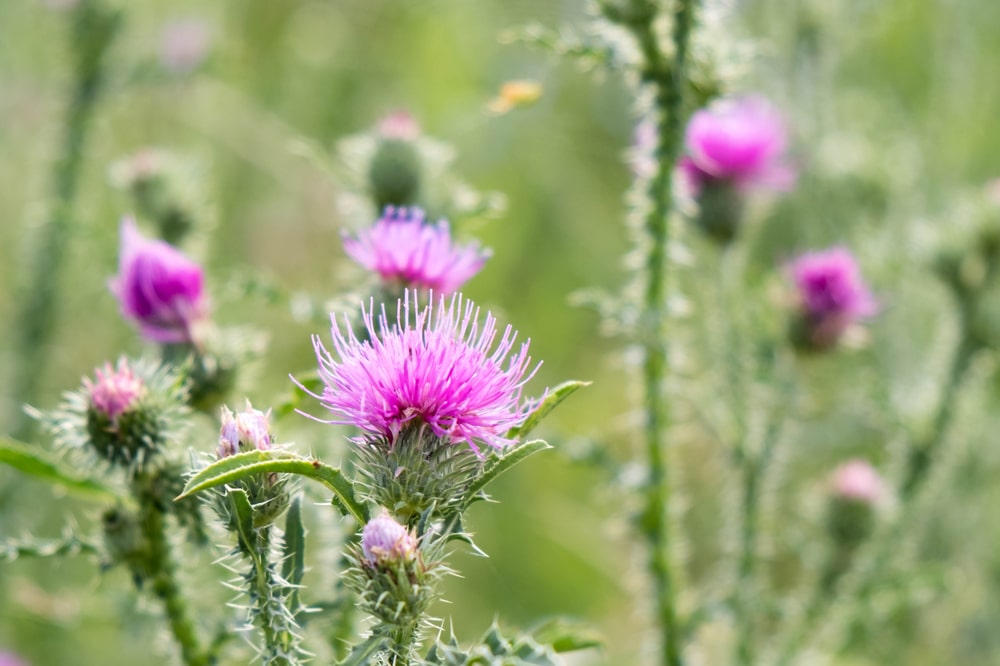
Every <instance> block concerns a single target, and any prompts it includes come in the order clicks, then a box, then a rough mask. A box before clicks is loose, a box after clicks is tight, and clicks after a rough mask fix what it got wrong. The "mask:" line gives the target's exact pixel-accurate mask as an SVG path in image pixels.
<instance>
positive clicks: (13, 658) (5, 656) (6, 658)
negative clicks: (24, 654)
mask: <svg viewBox="0 0 1000 666" xmlns="http://www.w3.org/2000/svg"><path fill="white" fill-rule="evenodd" d="M0 666H28V662H26V661H24V660H23V659H21V658H20V657H19V656H17V655H16V654H14V653H13V652H0Z"/></svg>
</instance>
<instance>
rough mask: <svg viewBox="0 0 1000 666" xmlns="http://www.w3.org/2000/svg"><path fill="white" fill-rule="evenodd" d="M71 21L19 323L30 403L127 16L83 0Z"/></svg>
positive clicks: (22, 387)
mask: <svg viewBox="0 0 1000 666" xmlns="http://www.w3.org/2000/svg"><path fill="white" fill-rule="evenodd" d="M71 20H72V22H73V26H72V38H73V44H72V45H73V58H74V67H75V73H74V81H73V84H72V85H73V87H72V93H71V95H70V99H69V104H68V106H67V108H66V122H65V129H64V133H63V139H62V145H61V147H60V149H59V157H58V158H57V159H56V162H55V165H54V168H53V174H52V178H53V192H52V204H51V206H52V208H51V211H50V212H49V216H48V218H46V219H45V221H44V223H43V224H42V225H41V226H40V227H39V229H38V230H37V237H36V238H35V247H34V248H33V251H32V253H31V258H30V260H29V262H30V263H29V264H28V267H27V268H26V272H27V273H28V275H29V276H30V277H29V278H28V279H27V282H26V283H25V285H24V286H23V292H22V294H23V296H22V299H21V302H22V303H23V306H22V309H21V311H20V313H19V314H18V317H17V318H16V319H15V326H14V345H15V353H14V354H13V358H15V359H17V365H16V366H15V371H14V373H15V374H14V378H13V387H12V391H11V395H15V396H17V398H18V400H19V401H20V402H22V403H28V404H32V403H34V402H35V400H36V398H37V397H38V396H37V394H38V386H39V381H40V380H41V378H42V376H43V375H42V372H41V369H42V368H43V367H44V366H45V359H46V353H47V350H46V346H47V342H48V340H49V337H50V336H51V333H52V330H53V328H54V327H53V321H54V319H55V313H56V289H57V288H58V285H59V280H60V275H61V270H60V269H61V267H62V263H63V257H64V256H65V252H66V243H67V241H68V240H69V235H70V227H71V225H72V223H73V205H74V201H75V200H76V190H77V182H78V181H79V176H80V168H81V164H82V159H83V155H84V152H85V146H86V141H87V135H88V132H89V129H90V121H91V118H92V117H93V114H94V108H95V107H96V105H97V102H98V100H99V98H100V94H101V91H102V89H103V87H104V82H105V71H104V67H105V58H106V55H107V52H108V50H109V49H110V47H111V44H112V43H113V42H114V39H115V36H116V35H117V33H118V31H119V28H120V25H121V15H120V14H119V13H118V12H117V11H113V10H110V9H107V8H105V7H103V6H102V5H101V3H100V1H99V0H81V2H80V3H79V5H77V6H76V7H75V8H74V10H73V12H72V14H71ZM18 419H19V420H18V422H17V425H16V426H15V429H14V434H15V436H16V437H19V438H20V439H27V436H28V435H29V434H30V431H31V428H32V421H31V419H30V418H28V417H27V415H24V414H21V415H19V416H18Z"/></svg>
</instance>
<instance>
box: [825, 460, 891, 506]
mask: <svg viewBox="0 0 1000 666" xmlns="http://www.w3.org/2000/svg"><path fill="white" fill-rule="evenodd" d="M831 486H832V490H833V493H834V494H835V495H836V496H837V497H839V498H841V499H846V500H851V501H854V502H861V503H863V504H870V505H876V504H878V503H879V502H881V501H882V499H883V497H884V496H885V483H884V482H883V481H882V477H881V476H879V473H878V472H877V471H876V470H875V468H874V467H872V466H871V464H870V463H869V462H868V461H867V460H861V459H860V458H857V459H854V460H849V461H847V462H846V463H844V464H842V465H841V466H840V467H838V468H837V469H836V470H834V472H833V476H832V478H831Z"/></svg>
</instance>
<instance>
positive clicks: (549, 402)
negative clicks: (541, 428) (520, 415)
mask: <svg viewBox="0 0 1000 666" xmlns="http://www.w3.org/2000/svg"><path fill="white" fill-rule="evenodd" d="M584 386H590V382H581V381H576V380H570V381H568V382H563V383H562V384H560V385H559V386H557V387H555V388H554V389H552V390H551V391H549V392H548V394H547V395H546V396H545V399H544V400H542V401H541V402H540V403H538V406H537V407H535V409H534V411H532V412H531V413H530V414H528V417H527V418H526V419H524V423H522V424H521V425H519V426H515V427H513V428H511V429H510V430H508V431H507V437H508V438H509V439H524V438H525V437H527V436H528V434H529V433H531V431H532V430H534V429H535V428H536V427H537V426H538V424H539V423H540V422H541V420H542V419H543V418H545V416H546V415H548V413H549V412H551V411H552V410H553V409H555V408H556V406H558V405H559V403H561V402H562V401H563V400H565V399H566V398H568V397H570V396H571V395H573V394H574V393H576V392H577V390H579V389H581V388H583V387H584Z"/></svg>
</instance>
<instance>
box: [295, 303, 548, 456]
mask: <svg viewBox="0 0 1000 666" xmlns="http://www.w3.org/2000/svg"><path fill="white" fill-rule="evenodd" d="M362 317H363V318H364V323H365V326H366V327H367V330H368V339H367V340H364V341H361V340H358V339H357V337H355V334H354V332H353V329H352V328H351V326H350V323H349V322H348V321H347V320H346V318H345V326H344V328H343V329H342V328H341V326H340V324H339V323H338V322H337V319H336V318H332V320H333V327H332V337H333V354H331V353H330V352H328V351H327V350H326V348H324V347H323V343H322V342H321V341H320V339H319V337H318V336H313V346H314V348H315V349H316V357H317V359H318V360H319V366H320V368H319V372H320V377H321V378H322V380H323V383H324V384H325V385H326V386H325V388H324V390H323V394H322V396H317V395H315V394H313V397H316V398H318V399H319V400H321V401H322V403H323V406H324V407H326V408H327V409H328V410H330V411H331V412H333V414H335V415H336V418H334V419H333V420H330V421H324V422H325V423H337V424H344V425H353V426H355V427H357V428H359V429H360V430H361V431H362V432H363V433H365V434H366V435H368V436H374V437H381V438H385V440H386V441H388V442H389V444H390V445H392V444H393V443H395V441H396V438H397V437H398V436H399V434H400V433H401V432H402V431H403V429H404V428H406V427H408V426H409V427H421V426H426V427H428V428H429V429H430V431H431V432H432V433H433V434H434V435H435V436H436V437H438V438H440V439H441V440H442V441H444V442H446V443H456V442H465V443H467V444H468V445H469V446H470V447H471V448H472V449H473V450H474V451H475V452H476V453H477V454H479V453H480V450H479V446H478V444H479V443H485V444H487V445H489V446H492V447H495V448H498V449H500V448H503V447H505V446H507V445H509V444H512V443H513V440H511V439H508V438H507V437H506V433H507V431H508V430H509V429H510V428H512V427H514V426H516V425H519V424H521V423H522V422H523V421H524V419H525V417H526V416H527V415H528V413H529V412H530V411H531V409H532V408H533V406H534V404H533V403H531V402H530V401H528V402H524V403H522V402H521V391H522V388H523V387H524V385H525V384H526V383H527V382H528V380H530V379H531V378H532V377H533V376H534V374H535V372H536V371H537V370H538V366H537V365H536V366H535V367H534V368H529V366H530V364H531V357H530V356H528V346H529V344H530V340H529V341H526V342H524V343H522V344H521V345H520V348H519V349H518V350H517V352H516V353H514V352H513V350H514V343H515V340H516V338H517V333H516V332H515V331H514V330H513V329H512V328H511V327H510V326H507V328H506V329H505V330H504V332H503V335H502V336H501V337H500V341H499V342H498V343H496V345H495V346H494V342H496V339H497V321H496V319H495V318H494V317H493V315H492V314H490V313H488V312H487V313H486V320H485V322H483V324H482V326H480V324H479V321H478V319H479V308H478V307H476V305H475V304H474V303H473V302H472V301H469V300H467V299H466V300H463V299H462V296H461V295H460V294H456V295H454V296H452V297H451V299H450V300H449V301H446V299H445V298H444V297H443V296H442V297H440V298H439V300H438V301H437V305H436V307H435V305H434V300H433V295H432V296H431V300H430V302H429V303H428V304H427V305H426V306H425V307H423V308H421V307H420V306H419V304H418V299H417V292H415V291H407V292H406V294H405V295H404V297H403V298H401V299H399V301H398V303H397V309H396V319H395V320H394V321H395V322H396V323H393V324H389V321H390V320H389V318H388V317H387V315H386V311H385V306H384V305H383V306H382V314H381V315H380V316H379V317H378V320H377V321H378V325H377V327H376V319H375V314H374V303H372V304H371V305H369V307H368V309H365V308H364V307H362ZM491 350H492V351H491ZM539 365H540V364H539ZM317 420H319V419H317ZM359 443H362V444H363V443H364V439H363V438H361V439H359Z"/></svg>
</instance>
